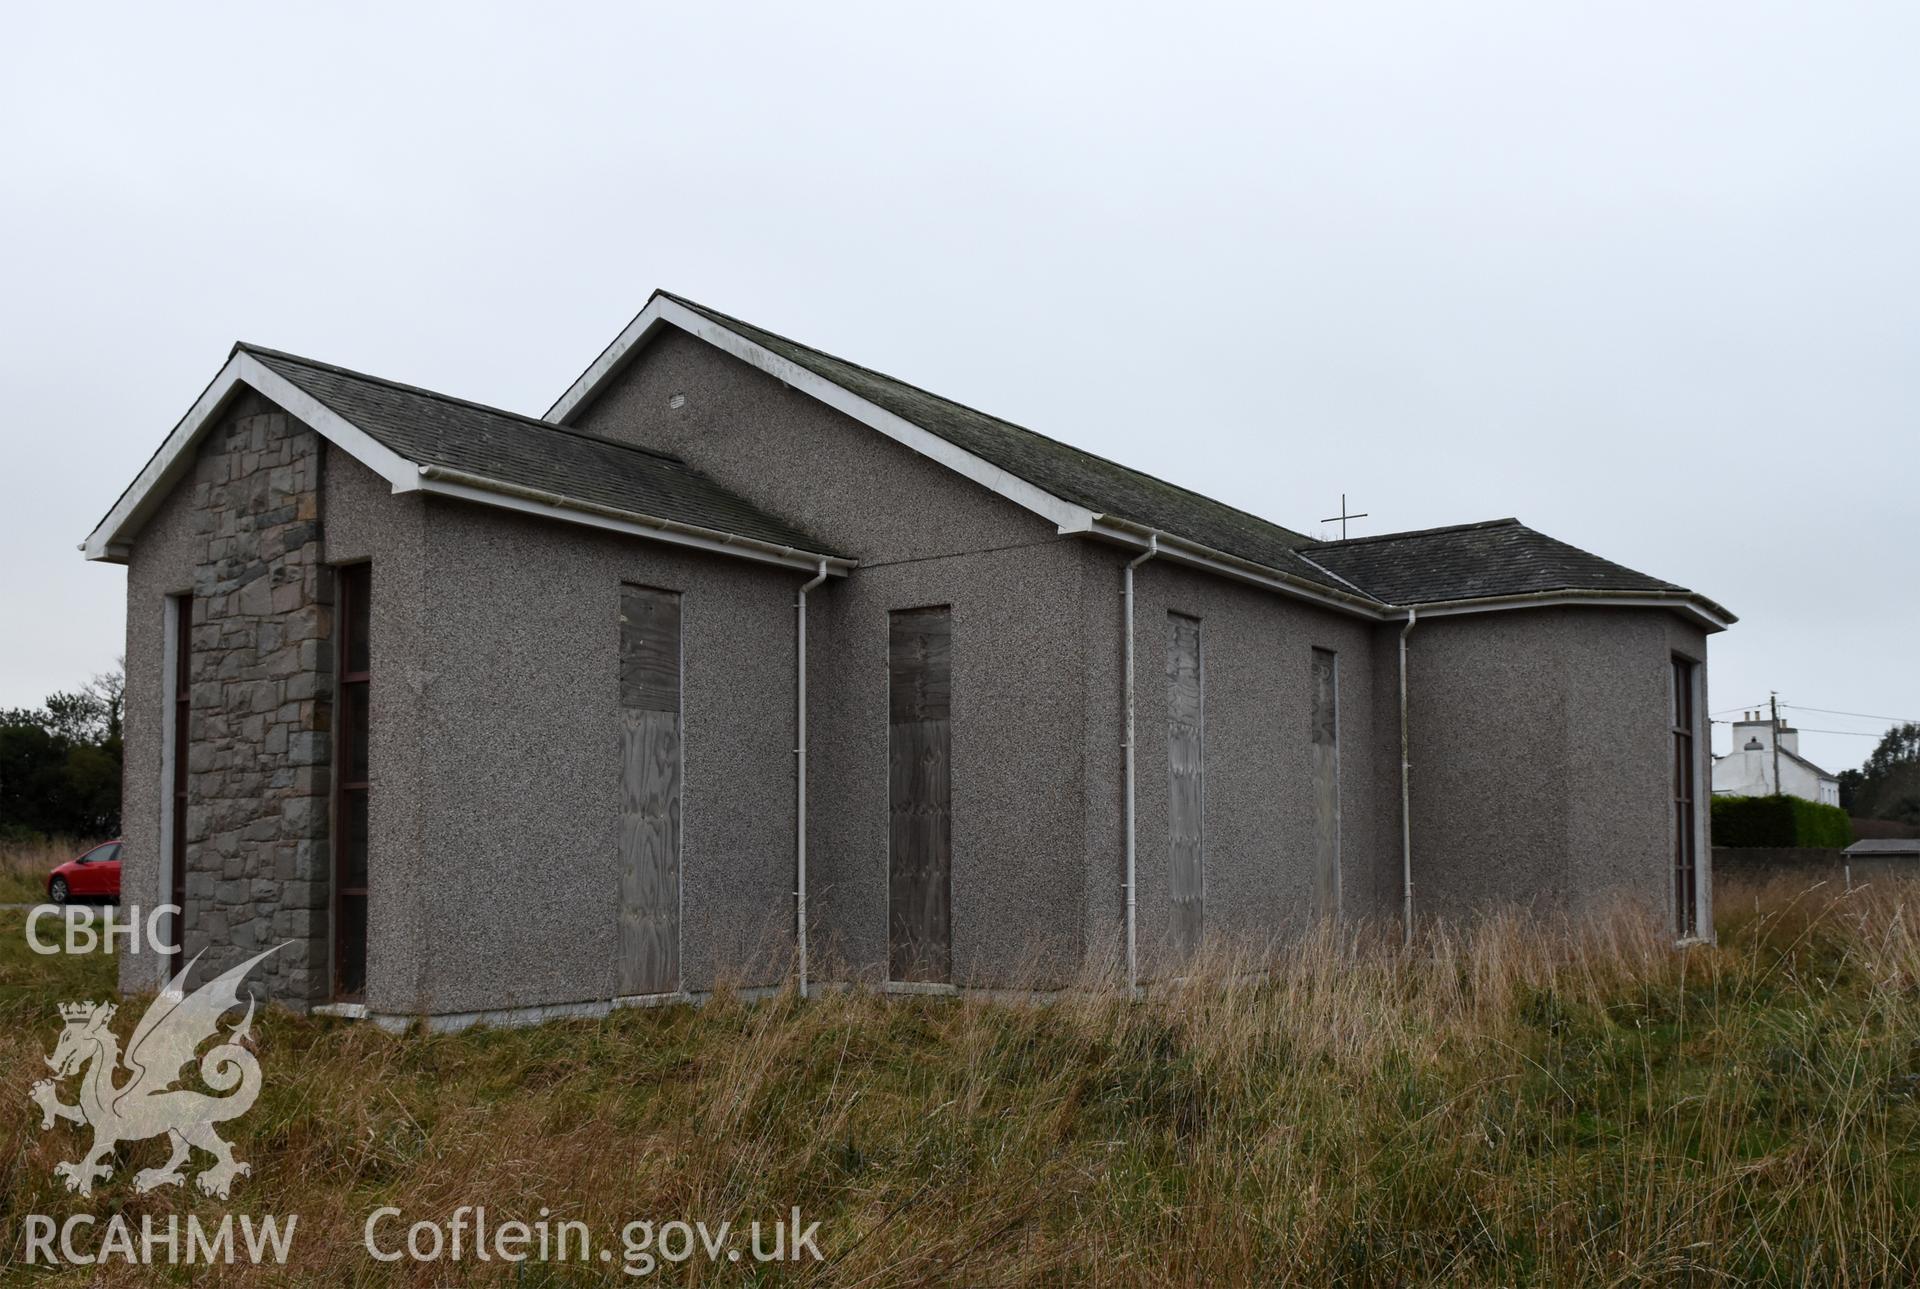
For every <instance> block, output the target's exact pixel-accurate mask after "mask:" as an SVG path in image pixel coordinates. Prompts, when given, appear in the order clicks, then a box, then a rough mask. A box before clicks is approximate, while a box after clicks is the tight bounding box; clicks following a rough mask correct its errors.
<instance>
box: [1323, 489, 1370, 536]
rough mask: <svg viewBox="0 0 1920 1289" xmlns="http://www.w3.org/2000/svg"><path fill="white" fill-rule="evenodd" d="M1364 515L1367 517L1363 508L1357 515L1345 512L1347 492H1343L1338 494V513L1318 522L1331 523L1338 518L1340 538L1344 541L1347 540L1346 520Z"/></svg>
mask: <svg viewBox="0 0 1920 1289" xmlns="http://www.w3.org/2000/svg"><path fill="white" fill-rule="evenodd" d="M1366 517H1367V512H1366V511H1364V510H1363V511H1361V512H1360V513H1359V514H1357V515H1349V514H1348V513H1347V494H1346V493H1344V492H1343V493H1341V494H1340V513H1339V514H1337V515H1328V516H1327V517H1326V518H1325V519H1323V520H1321V521H1320V522H1321V523H1323V524H1330V523H1333V522H1334V521H1335V520H1336V519H1337V520H1339V521H1340V540H1341V541H1343V542H1344V541H1345V540H1347V521H1348V520H1349V519H1365V518H1366Z"/></svg>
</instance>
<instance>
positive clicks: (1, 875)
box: [0, 837, 94, 904]
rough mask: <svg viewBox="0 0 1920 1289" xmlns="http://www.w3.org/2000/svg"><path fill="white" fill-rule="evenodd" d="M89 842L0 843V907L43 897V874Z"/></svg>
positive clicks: (77, 852) (84, 847)
mask: <svg viewBox="0 0 1920 1289" xmlns="http://www.w3.org/2000/svg"><path fill="white" fill-rule="evenodd" d="M93 844H94V843H91V842H81V841H70V840H68V839H66V838H64V837H58V838H55V839H53V840H51V841H37V842H17V841H0V904H28V903H32V902H33V901H35V900H44V899H46V898H47V874H48V873H51V872H52V871H53V870H54V869H55V868H57V867H58V866H59V865H61V864H64V863H66V862H67V861H68V860H70V859H72V858H73V857H74V856H75V855H79V854H82V853H84V852H85V851H86V850H87V849H88V847H89V846H91V845H93Z"/></svg>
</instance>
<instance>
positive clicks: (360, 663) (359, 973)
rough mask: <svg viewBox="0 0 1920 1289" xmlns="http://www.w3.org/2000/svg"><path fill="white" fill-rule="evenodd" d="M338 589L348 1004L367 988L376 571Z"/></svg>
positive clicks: (337, 859) (337, 938) (339, 925)
mask: <svg viewBox="0 0 1920 1289" xmlns="http://www.w3.org/2000/svg"><path fill="white" fill-rule="evenodd" d="M335 584H336V586H337V588H338V594H337V595H336V596H335V605H334V610H335V618H334V620H335V624H336V628H335V629H336V631H337V640H336V646H337V648H336V657H335V664H336V665H337V666H338V667H339V695H338V698H339V701H338V703H337V705H336V707H335V716H334V731H333V996H334V997H335V998H337V999H343V1000H344V999H356V998H359V997H361V996H362V995H363V994H364V993H365V992H366V988H367V848H368V828H367V821H368V809H367V808H368V799H369V797H370V796H371V794H372V789H373V771H372V765H371V759H370V757H369V755H368V742H367V733H368V728H367V727H368V722H369V718H370V716H371V714H372V707H371V705H370V702H369V694H370V691H371V683H372V675H373V657H372V651H371V649H370V647H369V646H370V640H371V625H372V620H373V597H372V591H373V573H372V567H371V566H370V565H367V564H354V565H350V566H349V567H346V568H342V569H340V570H339V573H338V575H337V577H336V578H335Z"/></svg>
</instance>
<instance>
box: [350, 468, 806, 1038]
mask: <svg viewBox="0 0 1920 1289" xmlns="http://www.w3.org/2000/svg"><path fill="white" fill-rule="evenodd" d="M349 464H350V465H351V463H349ZM355 469H356V472H357V473H362V474H365V472H364V471H358V470H357V467H356V468H355ZM367 479H368V481H369V482H370V483H371V484H372V486H373V487H375V488H378V487H380V486H381V485H379V484H378V482H377V481H375V480H373V479H372V477H371V476H370V475H368V476H367ZM385 500H393V498H385ZM422 539H423V549H422V551H421V554H420V556H419V563H418V566H417V570H418V571H417V573H415V572H413V571H411V570H408V569H405V568H394V567H393V565H394V564H395V563H397V561H396V560H392V559H387V560H383V559H382V558H381V556H380V554H378V553H376V554H375V556H374V563H373V573H372V577H373V583H374V587H375V596H376V607H377V606H378V597H379V596H380V594H381V587H382V585H383V581H390V580H393V579H396V578H397V579H405V580H406V581H407V583H408V590H407V592H406V593H407V594H408V595H410V596H413V597H416V598H415V603H414V605H413V608H412V610H411V612H412V615H413V622H414V623H415V624H416V628H417V629H416V631H415V633H414V635H413V638H411V639H408V640H404V641H396V640H393V639H392V638H391V637H387V638H383V635H382V632H383V627H382V624H381V622H380V621H379V620H376V621H375V623H374V626H373V639H372V643H373V649H374V657H373V673H372V682H371V683H372V692H373V696H374V702H375V714H374V725H373V731H374V735H375V742H374V746H373V749H372V752H373V759H374V764H373V785H374V786H373V796H372V804H373V810H374V815H375V819H376V830H377V834H378V835H377V840H376V848H375V850H374V852H373V871H374V874H375V876H374V884H373V889H372V898H371V909H372V921H373V932H372V946H373V952H372V955H371V959H370V964H369V971H368V984H367V1007H368V1010H369V1011H371V1012H375V1013H384V1014H389V1015H401V1016H405V1015H416V1014H446V1013H470V1012H476V1011H490V1010H498V1009H508V1008H524V1007H554V1006H561V1005H565V1004H572V1003H599V1002H605V1001H607V1000H609V999H611V998H613V997H614V996H615V995H616V994H617V993H618V992H619V989H618V987H617V965H618V957H619V955H618V941H617V926H618V918H617V913H618V892H619V889H620V883H619V867H618V828H619V819H620V755H619V748H620V702H619V675H620V668H619V638H620V636H619V616H618V615H619V606H620V587H621V585H622V583H635V584H638V585H642V586H648V587H653V588H657V589H662V590H669V591H676V592H679V593H680V595H681V609H682V669H683V674H682V700H681V702H682V716H683V731H684V734H683V746H682V756H683V779H682V787H681V862H680V871H681V913H680V927H681V985H682V988H683V989H684V990H686V991H689V992H695V993H702V992H706V991H710V990H712V989H713V988H714V987H715V986H716V985H718V984H720V983H721V982H723V981H725V982H728V983H732V984H736V985H743V986H754V985H765V984H771V983H775V982H778V981H780V980H782V979H784V978H785V977H786V975H787V974H788V972H789V971H790V969H791V965H792V945H793V934H792V930H793V874H794V849H795V847H794V842H795V828H794V818H795V809H796V806H795V801H794V786H795V785H794V772H795V765H794V762H795V757H794V736H795V690H796V677H795V666H794V611H793V601H794V594H795V591H796V590H797V588H798V587H799V585H800V583H801V582H802V581H804V580H805V578H806V576H807V575H806V574H805V573H801V572H796V571H794V570H789V569H781V568H775V567H771V566H766V565H761V564H754V563H749V562H746V561H743V560H737V559H730V558H727V557H723V556H718V555H708V554H703V553H701V552H698V551H681V550H678V549H676V548H674V547H671V546H667V545H663V544H661V543H657V542H648V541H644V540H636V539H634V538H630V537H625V536H622V535H619V534H613V533H600V532H596V531H594V530H592V529H588V528H583V527H580V526H578V525H572V524H562V523H555V522H553V521H550V520H543V519H537V518H532V517H524V516H520V515H517V514H514V513H512V512H509V511H505V510H499V509H495V508H492V507H486V506H478V505H471V504H467V503H462V502H456V501H429V502H428V503H427V504H426V506H425V508H424V526H423V530H422ZM396 691H398V693H396ZM383 695H385V696H392V697H393V698H394V699H396V700H397V701H398V702H399V703H401V704H403V705H408V706H411V707H412V708H413V713H412V715H411V716H410V717H407V718H404V719H402V718H400V717H399V716H398V715H397V713H396V714H394V715H391V716H390V715H389V713H388V711H387V709H386V707H385V706H384V703H385V702H386V701H387V699H386V698H385V697H383ZM391 784H404V787H403V788H401V789H399V790H397V791H396V790H395V789H394V788H393V787H390V786H389V785H391ZM396 798H398V799H400V800H399V801H398V802H397V801H396ZM390 810H391V811H394V812H395V813H396V814H397V816H398V817H397V818H395V819H393V821H392V828H393V829H394V831H395V834H396V835H394V836H392V837H389V834H388V832H387V831H386V830H387V827H388V811H390ZM404 830H411V832H410V834H407V833H405V832H404Z"/></svg>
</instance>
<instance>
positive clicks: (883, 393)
mask: <svg viewBox="0 0 1920 1289" xmlns="http://www.w3.org/2000/svg"><path fill="white" fill-rule="evenodd" d="M658 294H660V295H662V296H665V297H666V298H668V299H670V300H672V301H674V302H675V303H677V304H679V305H682V306H683V307H685V308H687V309H690V310H692V311H693V312H694V313H697V314H699V315H700V316H701V317H703V318H705V319H707V320H708V321H710V322H713V323H715V324H717V325H719V326H721V327H725V328H726V329H727V330H729V331H732V332H734V333H736V334H738V335H740V336H743V337H745V338H746V339H748V340H751V341H753V342H754V343H756V344H758V345H760V346H762V347H764V348H766V349H768V350H770V351H772V352H773V353H774V354H776V355H778V356H779V357H781V358H784V359H786V360H787V361H788V362H791V363H793V364H795V365H796V366H798V367H802V368H804V369H806V370H807V371H810V372H812V373H813V374H814V375H816V376H819V377H821V378H822V379H824V380H828V381H831V382H833V383H834V384H836V385H838V386H840V387H841V388H842V389H845V390H848V391H849V392H851V393H853V394H856V395H858V396H859V397H861V398H864V399H866V400H867V401H868V402H870V403H873V404H875V405H877V406H879V407H881V408H884V409H885V410H887V411H889V412H892V413H893V414H894V415H895V416H898V417H900V418H901V419H903V420H905V421H908V422H911V423H912V424H914V425H917V426H919V427H920V428H921V429H923V430H926V431H928V432H930V433H932V434H936V435H938V436H939V437H940V438H943V439H945V440H946V441H947V442H949V443H952V444H954V445H955V446H956V447H960V448H963V449H965V450H966V451H968V452H970V453H972V454H973V455H975V456H977V457H980V458H981V459H982V460H985V461H987V462H989V463H991V464H993V465H996V466H998V467H1000V468H1001V469H1002V470H1005V471H1006V472H1007V473H1009V474H1011V475H1014V476H1015V477H1017V478H1020V479H1024V480H1026V481H1027V482H1028V483H1031V484H1033V485H1034V486H1035V487H1038V488H1040V489H1042V490H1043V491H1045V492H1048V493H1051V494H1052V495H1053V496H1056V497H1059V498H1060V499H1062V500H1063V501H1068V502H1072V503H1073V504H1075V505H1078V506H1083V507H1085V508H1086V509H1088V510H1091V511H1093V512H1094V513H1096V514H1102V515H1107V516H1110V517H1112V518H1116V519H1121V520H1129V521H1131V522H1133V523H1134V524H1137V525H1143V526H1145V527H1147V528H1155V529H1159V530H1160V531H1162V532H1165V533H1169V534H1172V535H1174V536H1176V537H1181V538H1184V539H1186V540H1188V541H1191V542H1197V543H1199V544H1201V545H1203V546H1209V547H1212V548H1213V549H1215V550H1219V551H1224V552H1226V553H1227V554H1229V555H1235V556H1238V557H1240V558H1241V559H1246V560H1250V561H1252V562H1254V563H1256V564H1262V565H1265V566H1266V567H1268V568H1272V569H1276V570H1279V571H1281V572H1284V573H1290V574H1292V575H1294V576H1296V577H1299V578H1304V579H1305V580H1307V581H1310V582H1314V583H1318V584H1319V585H1321V586H1324V587H1327V588H1329V589H1331V590H1334V591H1339V592H1343V593H1345V594H1347V595H1354V594H1356V593H1357V594H1358V595H1359V596H1360V597H1361V598H1362V599H1372V600H1376V601H1379V602H1380V603H1381V604H1382V605H1392V606H1400V605H1409V604H1433V603H1443V602H1446V601H1449V600H1467V599H1476V598H1479V597H1483V596H1504V595H1520V594H1526V593H1529V592H1535V591H1575V592H1636V591H1637V592H1651V593H1658V594H1663V595H1691V593H1690V592H1688V591H1687V590H1686V588H1684V587H1680V586H1676V585H1674V584H1673V583H1672V582H1665V581H1662V580H1661V579H1659V578H1657V577H1650V576H1648V575H1647V574H1645V573H1638V572H1635V571H1634V570H1633V569H1630V568H1625V567H1623V566H1621V565H1619V564H1615V563H1613V562H1612V561H1611V560H1606V559H1602V558H1601V557H1600V556H1598V555H1594V554H1591V553H1589V552H1587V551H1583V550H1581V549H1579V548H1578V547H1575V546H1569V545H1567V544H1566V543H1565V542H1561V541H1556V540H1554V539H1553V538H1551V537H1548V536H1546V535H1545V534H1543V533H1539V532H1536V531H1534V530H1533V529H1531V528H1528V527H1526V526H1525V525H1523V524H1521V523H1520V522H1519V521H1518V520H1516V519H1495V520H1490V521H1488V522H1485V523H1479V524H1463V525H1459V526H1457V527H1451V528H1430V529H1424V530H1421V531H1419V532H1407V533H1389V534H1387V535H1385V536H1380V537H1360V538H1354V539H1352V540H1349V541H1343V542H1316V541H1314V540H1313V539H1311V538H1309V537H1306V536H1304V535H1302V534H1300V533H1297V532H1294V531H1293V530H1292V529H1290V528H1283V527H1281V526H1280V525H1279V524H1275V523H1272V522H1270V521H1268V520H1265V519H1262V518H1260V517H1259V516H1258V515H1254V514H1249V513H1248V512H1247V511H1244V510H1240V509H1238V508H1236V507H1233V506H1229V505H1226V504H1225V503H1224V502H1219V501H1215V500H1213V499H1212V498H1211V497H1206V496H1202V495H1201V494H1200V493H1197V492H1194V491H1192V490H1191V489H1188V488H1182V487H1180V486H1179V485H1177V484H1172V483H1168V482H1167V481H1165V480H1164V479H1157V478H1155V477H1154V476H1152V475H1150V474H1146V473H1144V472H1142V471H1139V470H1135V469H1132V468H1131V467H1128V466H1124V465H1121V464H1119V463H1118V462H1114V461H1109V460H1107V459H1106V458H1105V457H1102V456H1098V455H1096V454H1094V453H1092V452H1087V451H1084V450H1083V449H1080V448H1076V447H1072V446H1070V445H1068V444H1065V443H1062V442H1060V441H1059V440H1057V439H1051V438H1048V437H1047V436H1046V435H1044V434H1038V433H1035V432H1034V431H1032V430H1029V429H1026V428H1025V427H1023V426H1019V425H1015V424H1014V423H1013V422H1011V421H1006V420H1002V419H1001V418H999V417H997V416H990V415H988V414H987V413H985V412H982V411H979V410H977V409H975V408H971V407H968V406H966V405H965V404H963V403H956V402H954V401H953V400H952V399H948V398H942V397H940V396H939V395H938V394H933V393H929V392H928V391H926V390H924V389H921V388H919V387H918V386H916V385H910V384H908V383H907V382H905V381H903V380H897V379H895V378H894V377H892V376H887V375H885V374H883V373H881V372H877V371H874V370H873V369H872V368H869V367H862V366H861V365H860V364H858V363H854V362H849V361H848V360H846V359H844V358H838V357H835V356H834V355H832V354H829V353H826V352H824V351H822V350H819V349H815V348H813V347H812V346H811V345H804V344H801V343H800V342H799V341H797V340H792V339H790V338H788V337H786V336H782V335H779V334H777V333H775V332H771V331H767V330H765V329H764V328H761V327H756V326H754V325H753V324H752V323H750V322H745V321H743V320H741V319H739V318H735V317H733V316H731V315H729V314H725V313H721V312H720V311H719V310H717V309H712V308H709V307H707V306H706V305H703V304H700V303H698V302H697V301H694V300H689V299H687V298H686V297H684V296H678V295H674V294H672V293H671V292H667V291H661V292H659V293H658ZM1694 598H1696V599H1699V600H1701V602H1702V603H1704V604H1707V605H1709V606H1710V607H1711V608H1713V609H1714V611H1715V612H1716V613H1718V614H1720V615H1722V616H1724V617H1726V618H1728V619H1729V620H1731V618H1732V615H1731V614H1729V613H1727V612H1726V610H1724V609H1721V608H1720V607H1719V606H1718V605H1715V604H1713V603H1712V601H1709V600H1705V599H1704V597H1694Z"/></svg>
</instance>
